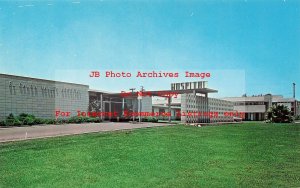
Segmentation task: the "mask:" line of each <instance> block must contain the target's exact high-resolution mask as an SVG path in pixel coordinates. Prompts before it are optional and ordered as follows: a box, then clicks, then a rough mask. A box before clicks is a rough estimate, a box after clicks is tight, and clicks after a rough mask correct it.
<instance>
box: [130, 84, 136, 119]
mask: <svg viewBox="0 0 300 188" xmlns="http://www.w3.org/2000/svg"><path fill="white" fill-rule="evenodd" d="M129 90H131V93H132V95H133V93H134V90H135V88H130V89H129ZM133 99H134V98H133ZM133 99H132V101H131V104H132V122H134V103H133Z"/></svg>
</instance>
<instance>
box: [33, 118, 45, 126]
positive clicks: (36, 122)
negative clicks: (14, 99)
mask: <svg viewBox="0 0 300 188" xmlns="http://www.w3.org/2000/svg"><path fill="white" fill-rule="evenodd" d="M34 124H35V125H39V124H45V120H44V119H41V118H35V119H34Z"/></svg>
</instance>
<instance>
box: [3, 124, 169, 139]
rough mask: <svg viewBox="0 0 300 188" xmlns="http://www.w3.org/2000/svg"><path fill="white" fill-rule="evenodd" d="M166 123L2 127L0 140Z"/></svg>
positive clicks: (155, 125)
mask: <svg viewBox="0 0 300 188" xmlns="http://www.w3.org/2000/svg"><path fill="white" fill-rule="evenodd" d="M168 125H170V124H165V123H141V124H132V123H114V122H109V123H88V124H65V125H39V126H30V127H9V128H6V127H5V128H0V142H8V141H17V140H27V139H36V138H45V137H55V136H63V135H73V134H83V133H91V132H105V131H115V130H126V129H136V128H144V127H158V126H168Z"/></svg>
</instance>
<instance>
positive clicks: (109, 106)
mask: <svg viewBox="0 0 300 188" xmlns="http://www.w3.org/2000/svg"><path fill="white" fill-rule="evenodd" d="M109 112H110V114H111V115H112V111H111V98H109ZM111 115H110V116H109V120H111Z"/></svg>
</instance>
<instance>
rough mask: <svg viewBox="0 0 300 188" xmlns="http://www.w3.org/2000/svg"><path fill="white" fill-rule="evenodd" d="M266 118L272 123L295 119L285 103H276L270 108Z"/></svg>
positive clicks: (287, 121)
mask: <svg viewBox="0 0 300 188" xmlns="http://www.w3.org/2000/svg"><path fill="white" fill-rule="evenodd" d="M266 120H267V122H271V123H291V122H293V121H294V120H293V116H292V112H291V111H290V109H289V108H288V107H286V106H284V105H274V106H272V107H271V108H269V110H268V111H267V114H266Z"/></svg>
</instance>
